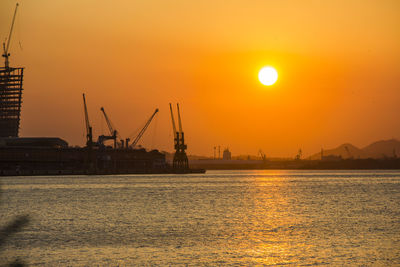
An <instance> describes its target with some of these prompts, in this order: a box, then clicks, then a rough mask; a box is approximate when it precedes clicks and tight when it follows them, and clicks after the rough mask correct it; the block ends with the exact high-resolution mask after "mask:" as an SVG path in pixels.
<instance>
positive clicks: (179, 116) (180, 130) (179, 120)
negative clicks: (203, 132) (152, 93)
mask: <svg viewBox="0 0 400 267" xmlns="http://www.w3.org/2000/svg"><path fill="white" fill-rule="evenodd" d="M176 107H177V108H178V123H179V132H180V133H182V132H183V131H182V121H181V113H180V112H179V104H178V103H176Z"/></svg>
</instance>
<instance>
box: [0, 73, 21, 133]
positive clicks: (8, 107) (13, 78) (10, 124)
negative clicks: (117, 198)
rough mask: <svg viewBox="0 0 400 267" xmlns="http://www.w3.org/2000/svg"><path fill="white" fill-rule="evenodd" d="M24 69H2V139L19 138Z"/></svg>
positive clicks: (0, 91)
mask: <svg viewBox="0 0 400 267" xmlns="http://www.w3.org/2000/svg"><path fill="white" fill-rule="evenodd" d="M23 74H24V68H11V67H3V68H0V137H18V132H19V123H20V118H21V104H22V90H23V89H22V81H23Z"/></svg>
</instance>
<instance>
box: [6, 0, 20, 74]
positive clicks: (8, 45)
mask: <svg viewBox="0 0 400 267" xmlns="http://www.w3.org/2000/svg"><path fill="white" fill-rule="evenodd" d="M18 6H19V4H18V3H17V4H16V6H15V11H14V16H13V19H12V22H11V28H10V33H9V34H8V39H7V46H6V44H5V43H3V50H4V53H3V57H4V58H5V63H4V65H5V67H6V68H8V67H9V62H8V57H9V56H10V53H8V48H9V47H10V40H11V36H12V32H13V28H14V22H15V16H16V15H17V10H18Z"/></svg>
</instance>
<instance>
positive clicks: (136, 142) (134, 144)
mask: <svg viewBox="0 0 400 267" xmlns="http://www.w3.org/2000/svg"><path fill="white" fill-rule="evenodd" d="M157 113H158V108H156V110H155V111H154V113H153V114H152V115H151V116H150V118H149V119H148V120H147V122H146V124H145V125H144V127H143V128H142V129H141V130H140V132H139V133H138V134H137V135H136V137H135V139H134V140H133V142H132V144H131V145H130V147H132V148H135V147H136V145H137V144H138V143H139V141H140V139H141V138H142V136H143V134H144V133H145V132H146V130H147V128H148V127H149V125H150V123H151V122H152V120H153V119H154V117H155V116H156V114H157ZM130 140H131V138H126V147H128V144H129V141H130Z"/></svg>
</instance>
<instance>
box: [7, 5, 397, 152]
mask: <svg viewBox="0 0 400 267" xmlns="http://www.w3.org/2000/svg"><path fill="white" fill-rule="evenodd" d="M15 3H16V2H15V1H14V0H1V1H0V12H1V13H0V37H1V40H2V41H3V40H4V39H5V38H6V37H7V35H8V31H9V27H10V23H11V18H12V15H13V12H14V7H15ZM399 14H400V1H397V0H393V1H389V0H388V1H378V0H376V1H367V0H364V1H361V0H359V1H355V0H353V1H351V0H344V1H338V0H335V1H322V0H321V1H311V0H309V1H284V0H279V1H278V0H277V1H267V0H263V1H261V0H260V1H255V0H253V1H251V0H249V1H244V0H243V1H219V0H210V1H209V0H201V1H183V0H182V1H172V0H168V1H165V0H159V1H152V0H143V1H131V0H129V1H128V0H126V1H123V0H114V1H99V0H96V1H95V0H92V1H89V0H87V1H85V0H79V1H78V0H68V1H60V0H58V1H54V0H35V1H27V0H25V1H20V7H19V11H18V14H17V19H16V25H15V31H14V35H13V38H12V44H11V49H10V50H11V58H10V65H11V66H24V67H25V68H26V69H25V78H24V89H25V90H24V95H23V100H24V103H23V108H22V120H21V131H20V133H21V135H22V136H59V137H61V138H64V139H65V140H67V141H68V142H69V143H70V144H71V145H76V144H78V145H82V144H84V142H85V134H84V121H83V120H84V117H83V108H82V92H86V94H87V102H88V106H89V112H90V119H91V122H92V125H93V128H94V132H95V135H96V136H97V135H99V134H101V133H102V132H104V133H105V131H106V129H107V128H106V124H105V122H104V120H103V118H102V115H101V112H100V107H101V106H103V107H104V108H105V110H106V112H107V113H108V115H109V117H110V118H111V119H112V121H113V123H114V124H115V125H116V127H117V129H118V130H119V131H120V132H121V134H122V136H124V137H126V136H128V135H129V134H131V133H133V132H135V130H137V129H138V128H139V127H141V126H143V125H144V123H145V121H146V120H147V118H148V117H150V115H151V113H152V112H153V110H154V109H155V108H157V107H158V108H159V109H160V113H159V115H158V118H157V120H156V121H155V122H154V124H152V126H151V127H150V128H149V130H148V132H147V133H146V134H145V137H144V139H143V144H144V145H145V146H147V147H153V148H154V147H157V148H159V149H160V150H168V151H172V149H173V140H172V129H171V120H170V116H169V109H168V103H169V102H174V103H176V102H179V103H180V104H181V109H182V119H183V127H184V131H185V134H186V139H187V142H188V152H189V154H199V155H212V153H213V147H214V146H215V145H221V147H229V148H230V150H231V151H232V153H233V155H238V154H256V153H257V151H258V150H259V149H262V150H263V151H264V152H265V153H266V154H267V156H294V155H295V154H296V153H297V150H298V149H299V148H302V150H303V152H304V154H305V155H309V154H312V153H314V152H318V151H319V150H320V149H321V147H324V148H331V147H335V146H337V145H340V144H342V143H345V142H350V143H353V144H354V145H356V146H365V145H368V144H369V143H370V142H373V141H376V140H379V139H389V138H397V139H400V116H399V115H400V18H399ZM265 65H271V66H274V67H275V68H276V69H277V70H278V73H279V79H278V82H277V83H276V84H275V85H274V86H271V87H265V86H263V85H261V84H260V83H259V81H258V79H257V74H258V71H259V69H260V68H261V67H263V66H265Z"/></svg>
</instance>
